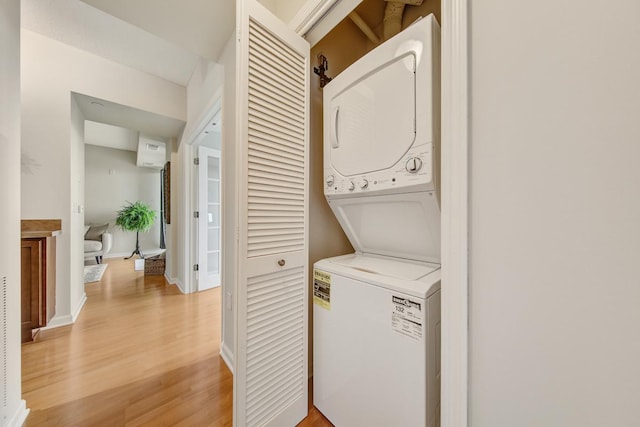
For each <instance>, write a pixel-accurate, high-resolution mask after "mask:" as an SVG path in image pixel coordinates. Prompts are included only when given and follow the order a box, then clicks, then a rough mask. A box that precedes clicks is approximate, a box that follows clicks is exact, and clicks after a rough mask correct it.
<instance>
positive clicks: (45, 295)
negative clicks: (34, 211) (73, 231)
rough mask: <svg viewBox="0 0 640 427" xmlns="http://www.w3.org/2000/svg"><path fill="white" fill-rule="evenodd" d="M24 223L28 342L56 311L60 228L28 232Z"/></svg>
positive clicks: (25, 338)
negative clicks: (58, 232) (57, 254)
mask: <svg viewBox="0 0 640 427" xmlns="http://www.w3.org/2000/svg"><path fill="white" fill-rule="evenodd" d="M54 221H55V220H54ZM24 222H25V221H24V220H23V231H22V240H21V243H20V255H21V277H22V278H21V284H22V298H21V301H22V319H21V320H22V322H21V324H22V328H21V329H22V332H21V335H22V342H27V341H32V339H33V338H32V337H33V331H34V329H36V330H37V329H38V328H41V327H43V326H46V325H47V324H48V323H49V321H50V320H51V318H52V317H53V315H54V314H55V309H56V298H55V295H56V238H55V234H56V232H57V230H40V231H38V230H27V231H25V226H24ZM58 229H59V223H58Z"/></svg>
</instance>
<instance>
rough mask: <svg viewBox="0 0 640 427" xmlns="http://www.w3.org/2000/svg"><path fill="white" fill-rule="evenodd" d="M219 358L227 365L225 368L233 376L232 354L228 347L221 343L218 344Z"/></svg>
mask: <svg viewBox="0 0 640 427" xmlns="http://www.w3.org/2000/svg"><path fill="white" fill-rule="evenodd" d="M220 357H222V360H224V363H225V364H226V365H227V368H229V370H230V371H231V373H232V374H233V373H234V372H233V352H232V351H231V349H229V346H228V345H227V344H226V343H225V342H224V341H223V342H222V343H221V344H220Z"/></svg>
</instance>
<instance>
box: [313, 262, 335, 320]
mask: <svg viewBox="0 0 640 427" xmlns="http://www.w3.org/2000/svg"><path fill="white" fill-rule="evenodd" d="M313 303H314V304H317V305H319V306H320V307H322V308H325V309H327V310H330V309H331V274H329V273H325V272H324V271H321V270H316V269H314V270H313Z"/></svg>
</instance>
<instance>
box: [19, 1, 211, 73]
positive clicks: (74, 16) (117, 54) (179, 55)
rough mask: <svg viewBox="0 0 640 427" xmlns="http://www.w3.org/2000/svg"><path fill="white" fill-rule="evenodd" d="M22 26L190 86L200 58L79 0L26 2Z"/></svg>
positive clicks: (23, 2)
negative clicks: (190, 80)
mask: <svg viewBox="0 0 640 427" xmlns="http://www.w3.org/2000/svg"><path fill="white" fill-rule="evenodd" d="M21 11H22V13H21V15H22V16H21V19H22V22H21V25H22V27H23V28H26V29H28V30H31V31H34V32H37V33H39V34H42V35H44V36H46V37H49V38H52V39H55V40H58V41H60V42H62V43H65V44H68V45H71V46H74V47H77V48H78V49H81V50H84V51H87V52H91V53H93V54H95V55H98V56H101V57H103V58H106V59H109V60H111V61H115V62H118V63H120V64H124V65H127V66H129V67H131V68H135V69H137V70H141V71H144V72H146V73H149V74H153V75H155V76H158V77H161V78H163V79H165V80H169V81H171V82H174V83H177V84H179V85H181V86H186V85H187V83H189V79H190V78H191V75H192V74H193V70H194V69H195V68H196V65H197V64H198V61H199V60H200V57H199V56H198V55H197V54H196V53H193V52H191V51H188V50H187V49H184V48H182V47H180V46H178V45H176V44H174V43H171V42H168V41H166V40H163V39H162V38H160V37H158V36H156V35H154V34H151V33H149V32H147V31H145V30H143V29H140V28H138V27H136V26H134V25H131V24H129V23H127V22H125V21H123V20H121V19H118V18H115V17H113V16H111V15H109V14H107V13H105V12H103V11H101V10H98V9H96V8H94V7H91V6H89V5H87V4H85V3H83V2H81V1H79V0H22V2H21Z"/></svg>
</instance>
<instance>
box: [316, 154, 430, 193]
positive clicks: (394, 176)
mask: <svg viewBox="0 0 640 427" xmlns="http://www.w3.org/2000/svg"><path fill="white" fill-rule="evenodd" d="M417 186H419V187H422V188H420V190H421V191H430V190H434V189H435V185H434V182H433V151H432V144H426V145H422V146H420V147H413V148H412V149H411V150H409V152H407V153H406V154H405V155H404V156H403V157H402V159H400V161H398V162H397V163H396V165H395V166H394V167H392V168H389V169H386V170H382V171H375V172H370V173H367V174H363V175H357V176H348V177H346V176H342V175H340V174H339V173H337V172H336V171H335V170H333V169H332V168H326V169H325V176H324V194H325V195H326V196H327V197H331V196H348V195H350V194H362V193H373V192H375V193H377V192H379V191H382V192H386V191H387V190H390V191H397V190H398V189H399V188H403V187H417Z"/></svg>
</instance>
